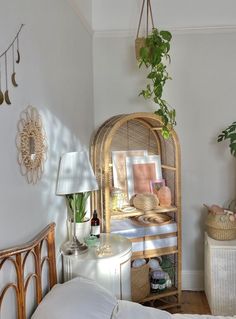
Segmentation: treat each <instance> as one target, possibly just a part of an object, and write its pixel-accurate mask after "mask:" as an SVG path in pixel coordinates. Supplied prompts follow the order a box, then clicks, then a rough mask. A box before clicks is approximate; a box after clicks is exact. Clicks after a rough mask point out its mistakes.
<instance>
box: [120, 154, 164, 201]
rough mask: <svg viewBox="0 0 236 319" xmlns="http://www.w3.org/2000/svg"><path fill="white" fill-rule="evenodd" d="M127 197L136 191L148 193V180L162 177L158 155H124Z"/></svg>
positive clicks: (149, 190) (149, 188)
mask: <svg viewBox="0 0 236 319" xmlns="http://www.w3.org/2000/svg"><path fill="white" fill-rule="evenodd" d="M126 170H127V184H128V197H129V199H130V198H131V197H132V196H133V195H134V194H138V193H146V192H148V193H150V192H151V187H150V181H151V180H157V179H158V180H159V179H162V172H161V159H160V156H159V155H147V156H133V157H126Z"/></svg>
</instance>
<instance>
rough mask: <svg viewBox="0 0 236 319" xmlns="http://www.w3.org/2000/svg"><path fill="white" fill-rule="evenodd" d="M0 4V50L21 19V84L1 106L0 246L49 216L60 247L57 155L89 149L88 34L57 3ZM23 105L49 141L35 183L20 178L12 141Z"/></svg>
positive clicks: (62, 207)
mask: <svg viewBox="0 0 236 319" xmlns="http://www.w3.org/2000/svg"><path fill="white" fill-rule="evenodd" d="M0 8H1V10H0V34H1V36H0V52H2V51H3V50H4V49H5V48H6V47H7V46H8V45H9V43H10V42H11V41H12V39H13V37H14V36H15V33H16V31H17V30H18V28H19V26H20V24H21V23H25V27H24V29H23V30H22V33H21V35H20V47H21V55H22V61H21V63H20V64H19V66H17V69H16V74H17V77H16V78H17V81H18V83H19V87H18V88H14V89H13V88H12V86H11V85H10V97H11V100H12V105H11V106H6V105H3V106H1V108H0V149H1V161H0V163H1V165H0V203H1V204H0V248H4V247H7V246H11V245H15V244H19V243H21V242H23V241H24V240H28V239H30V238H31V237H32V236H33V235H35V234H36V233H37V231H39V230H41V229H42V227H44V226H45V225H47V224H48V223H49V222H51V221H56V223H57V232H56V240H57V245H59V244H61V242H62V240H63V239H64V236H65V218H66V209H65V205H64V201H63V198H61V197H58V196H55V183H56V175H57V168H58V161H59V157H60V155H61V154H62V153H63V152H67V151H74V150H77V149H79V148H80V147H81V146H85V147H86V148H88V145H89V140H90V136H91V133H92V131H93V122H94V121H93V97H92V96H93V88H92V86H93V80H92V38H91V35H90V34H89V33H88V31H87V30H86V29H85V28H84V26H83V24H81V22H80V20H79V19H78V17H77V16H76V14H75V12H74V11H73V10H72V8H71V6H70V5H69V3H68V2H66V1H63V0H40V1H32V0H21V1H18V0H12V1H8V0H1V2H0ZM10 56H11V55H10ZM1 62H2V60H1ZM29 104H32V105H33V106H35V107H37V109H38V110H39V112H40V113H41V115H42V117H43V123H44V125H45V128H46V133H47V138H48V159H47V162H46V164H45V173H44V175H43V178H42V180H41V181H39V182H38V183H37V184H36V185H35V186H33V185H29V184H27V182H26V179H25V177H23V176H21V174H20V168H19V165H18V163H17V150H16V146H15V137H16V134H17V122H18V119H19V117H20V113H21V112H22V110H24V109H25V108H26V107H27V105H29Z"/></svg>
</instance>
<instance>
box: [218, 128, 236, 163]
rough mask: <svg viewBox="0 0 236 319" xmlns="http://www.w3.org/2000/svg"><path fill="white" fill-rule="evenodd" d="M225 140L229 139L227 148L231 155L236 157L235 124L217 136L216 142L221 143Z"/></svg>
mask: <svg viewBox="0 0 236 319" xmlns="http://www.w3.org/2000/svg"><path fill="white" fill-rule="evenodd" d="M226 139H229V148H230V152H231V154H232V155H233V156H234V157H236V122H233V123H232V124H231V125H230V126H228V127H227V128H226V129H225V130H223V131H222V132H221V134H220V135H219V136H218V139H217V141H218V142H221V141H223V140H226Z"/></svg>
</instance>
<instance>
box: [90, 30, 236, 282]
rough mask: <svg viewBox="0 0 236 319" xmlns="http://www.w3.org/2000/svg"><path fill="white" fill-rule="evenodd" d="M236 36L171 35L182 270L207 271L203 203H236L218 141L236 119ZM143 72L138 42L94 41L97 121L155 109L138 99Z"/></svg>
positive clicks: (228, 162)
mask: <svg viewBox="0 0 236 319" xmlns="http://www.w3.org/2000/svg"><path fill="white" fill-rule="evenodd" d="M235 36H236V34H235V33H212V34H210V33H206V34H204V33H201V34H182V35H180V34H178V35H176V34H174V36H173V41H172V49H171V57H172V63H171V66H170V67H169V73H170V74H171V76H172V77H173V80H172V81H171V82H169V83H168V85H167V87H166V90H165V97H166V99H167V100H168V102H169V103H170V105H172V106H173V107H175V108H176V111H177V122H178V125H177V127H176V131H177V133H178V134H179V138H180V145H181V150H182V204H183V270H184V271H185V272H186V271H187V272H188V276H189V271H196V273H197V276H198V277H199V272H198V271H199V270H202V269H203V247H204V245H203V239H204V234H203V221H204V217H205V213H206V212H205V210H204V209H203V203H206V204H213V203H217V204H223V203H224V202H225V201H226V200H228V199H229V198H234V197H235V191H236V184H235V173H236V172H235V168H236V165H235V159H234V158H233V157H231V156H230V154H229V149H228V146H227V145H226V143H225V144H222V145H221V144H218V143H217V142H216V138H217V135H218V134H219V133H220V131H221V130H222V129H223V128H225V127H226V126H227V125H228V124H231V123H232V121H233V120H235V119H236V114H235V102H234V101H235V97H234V95H235V83H236V72H235V69H236V62H235V56H236V44H235ZM144 75H145V72H144V71H143V70H139V69H138V66H137V63H136V61H135V58H134V38H131V37H122V36H120V33H118V34H117V36H116V33H113V36H112V37H106V36H103V37H95V39H94V104H95V123H96V126H98V125H100V124H101V123H102V122H103V121H104V120H106V119H107V118H109V117H110V116H112V115H114V114H120V113H131V112H138V111H147V112H148V111H153V110H154V107H153V106H152V105H151V104H150V103H148V102H147V101H144V100H143V99H142V98H141V97H138V93H139V91H140V90H141V88H142V85H143V84H144V79H145V78H144Z"/></svg>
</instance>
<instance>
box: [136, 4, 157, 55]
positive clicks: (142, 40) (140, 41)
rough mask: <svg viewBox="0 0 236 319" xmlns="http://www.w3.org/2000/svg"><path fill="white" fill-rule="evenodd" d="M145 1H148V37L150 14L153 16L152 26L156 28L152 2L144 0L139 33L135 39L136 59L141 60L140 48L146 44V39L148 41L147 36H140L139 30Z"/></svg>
mask: <svg viewBox="0 0 236 319" xmlns="http://www.w3.org/2000/svg"><path fill="white" fill-rule="evenodd" d="M145 1H147V18H146V20H147V21H146V23H147V25H146V37H148V22H149V15H150V18H151V23H152V28H154V22H153V15H152V7H151V2H150V0H143V4H142V9H141V13H140V17H139V24H138V30H137V35H136V39H135V55H136V59H137V60H139V58H140V49H141V48H143V47H144V46H145V41H146V38H145V37H140V36H139V31H140V26H141V22H142V17H143V10H144V5H145Z"/></svg>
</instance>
